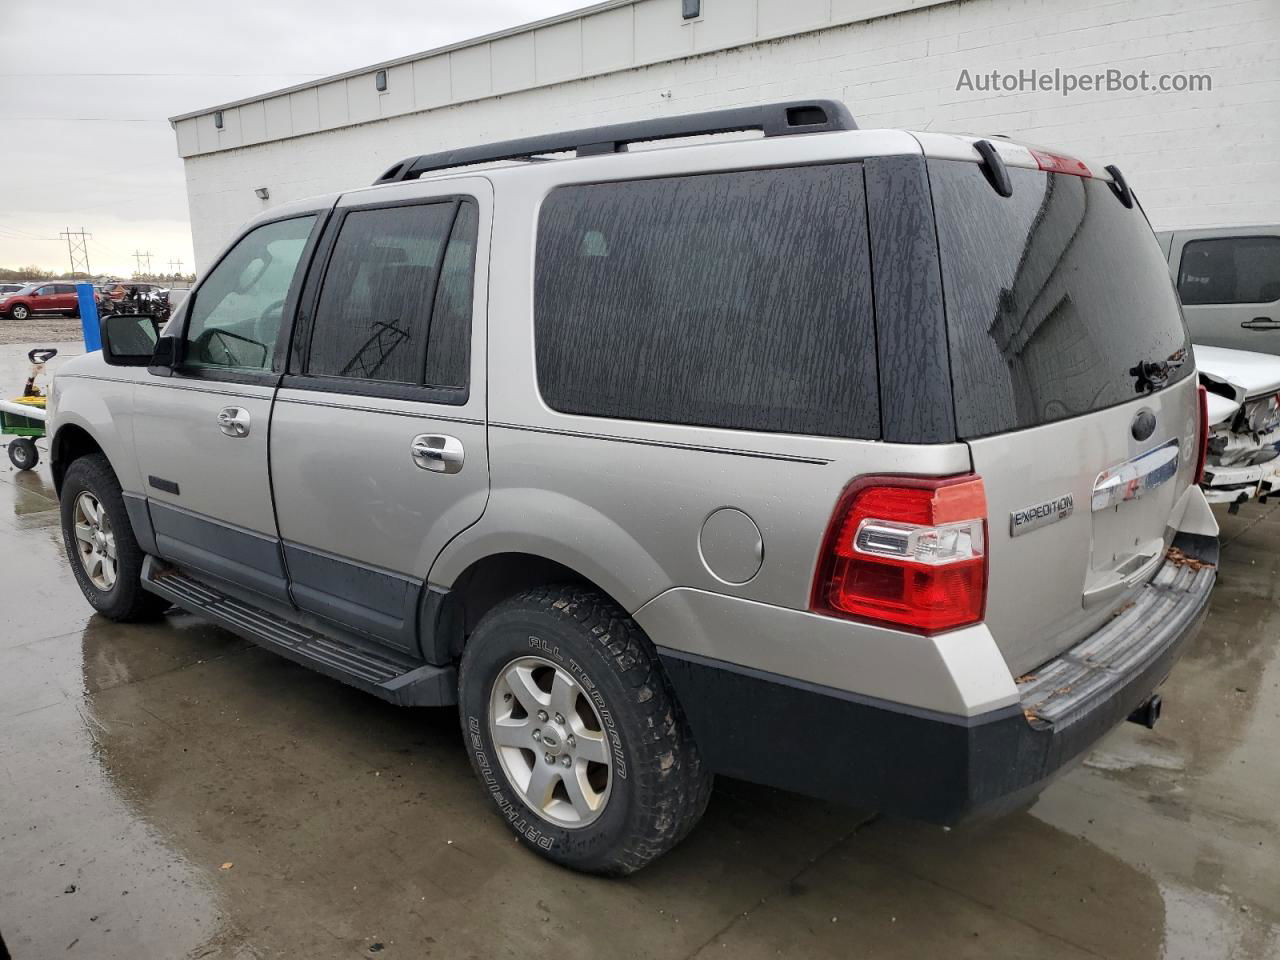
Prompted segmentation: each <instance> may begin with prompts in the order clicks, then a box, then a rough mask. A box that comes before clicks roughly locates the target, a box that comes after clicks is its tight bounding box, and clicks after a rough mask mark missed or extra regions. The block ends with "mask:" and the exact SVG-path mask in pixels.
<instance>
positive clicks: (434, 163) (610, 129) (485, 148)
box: [375, 100, 858, 183]
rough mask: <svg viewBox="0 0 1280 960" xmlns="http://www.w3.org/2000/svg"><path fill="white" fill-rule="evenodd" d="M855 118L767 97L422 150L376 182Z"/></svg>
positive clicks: (821, 126)
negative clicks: (549, 156) (546, 156)
mask: <svg viewBox="0 0 1280 960" xmlns="http://www.w3.org/2000/svg"><path fill="white" fill-rule="evenodd" d="M856 129H858V125H857V123H855V122H854V119H853V116H852V115H851V114H850V113H849V109H848V108H847V107H846V106H845V105H844V104H843V103H840V102H839V101H837V100H795V101H792V102H789V103H768V104H762V105H760V106H756V107H736V108H734V109H731V110H712V111H709V112H707V113H686V114H682V115H681V116H678V117H659V118H657V119H654V120H639V121H636V122H635V123H617V124H612V125H610V126H607V127H590V128H587V129H585V130H571V131H569V132H568V133H551V134H543V135H541V136H536V137H523V138H521V139H519V140H504V141H502V142H500V143H489V144H484V145H482V146H476V147H460V148H459V149H457V150H445V151H444V152H442V153H431V154H424V155H423V156H420V157H409V158H408V159H406V160H401V161H400V162H399V163H397V164H396V165H395V166H394V167H392V168H391V169H390V170H388V171H387V172H386V173H384V174H383V175H382V176H380V177H379V178H378V179H377V180H376V181H375V183H398V182H400V181H402V180H416V179H418V177H420V176H422V175H423V174H424V173H429V172H431V171H433V170H447V169H450V168H451V167H465V166H470V165H472V164H477V163H493V162H496V161H499V160H529V159H532V158H534V157H537V156H540V155H542V154H547V153H566V152H569V151H574V152H576V153H577V155H578V156H579V157H590V156H598V155H600V154H604V153H622V152H624V151H626V149H627V146H628V144H632V143H643V142H645V141H649V140H671V139H674V138H676V137H697V136H704V135H707V134H713V133H734V132H737V131H741V130H760V131H762V132H763V133H764V135H765V136H766V137H784V136H791V135H793V134H798V133H827V132H829V131H832V130H856Z"/></svg>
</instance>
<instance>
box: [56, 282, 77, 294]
mask: <svg viewBox="0 0 1280 960" xmlns="http://www.w3.org/2000/svg"><path fill="white" fill-rule="evenodd" d="M54 290H55V291H56V292H57V293H59V294H68V293H75V292H76V285H75V284H74V283H60V284H58V285H57V286H56V287H54Z"/></svg>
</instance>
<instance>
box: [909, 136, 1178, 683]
mask: <svg viewBox="0 0 1280 960" xmlns="http://www.w3.org/2000/svg"><path fill="white" fill-rule="evenodd" d="M1008 172H1009V175H1010V179H1011V182H1012V185H1013V193H1012V196H1009V197H1002V196H1000V195H999V194H998V193H997V192H996V190H995V189H994V188H993V187H992V186H991V185H990V184H989V183H988V182H987V180H986V178H985V177H984V175H983V170H982V168H981V167H980V166H979V165H978V164H975V163H967V162H963V161H958V160H930V161H929V178H930V185H931V189H932V193H933V199H934V209H935V212H936V217H937V228H938V242H939V255H940V261H941V267H942V279H943V288H944V297H945V301H946V313H947V328H948V339H949V343H950V352H951V379H952V384H953V390H954V397H955V408H956V431H957V434H958V435H959V437H960V438H961V439H963V440H966V441H968V443H969V448H970V450H971V452H972V457H973V468H974V471H975V472H976V473H978V474H979V475H980V476H981V477H982V478H983V481H984V483H985V485H986V493H987V522H988V536H989V545H990V550H989V554H988V556H989V563H990V568H989V586H988V596H987V612H986V622H987V625H988V627H989V629H990V630H991V633H992V635H993V637H994V638H995V640H996V642H997V644H998V645H999V646H1000V648H1001V651H1002V653H1003V654H1004V657H1005V660H1006V661H1007V662H1008V663H1009V665H1010V667H1011V669H1012V670H1013V671H1014V675H1015V676H1017V675H1018V674H1020V673H1024V672H1026V671H1028V670H1030V669H1031V668H1033V667H1036V666H1038V665H1039V664H1040V663H1043V662H1044V661H1046V660H1048V659H1050V658H1051V657H1053V656H1055V655H1057V654H1058V653H1060V652H1061V651H1062V650H1064V649H1066V648H1067V647H1069V646H1071V645H1072V643H1074V642H1076V641H1078V640H1079V639H1081V638H1082V637H1083V636H1085V635H1087V634H1088V633H1089V632H1091V631H1092V630H1094V629H1096V628H1097V627H1098V625H1100V624H1101V623H1102V622H1103V621H1105V620H1106V619H1107V618H1108V617H1110V616H1111V615H1112V614H1113V613H1114V611H1115V610H1116V609H1117V608H1118V607H1119V606H1121V605H1122V604H1123V603H1124V602H1125V601H1126V599H1127V598H1128V597H1129V596H1130V595H1131V594H1132V592H1133V591H1134V590H1136V589H1137V588H1138V587H1140V586H1141V585H1142V584H1143V583H1145V582H1146V580H1148V579H1150V577H1151V576H1152V575H1153V574H1154V572H1155V570H1156V568H1157V567H1158V566H1159V564H1160V562H1161V561H1162V559H1163V557H1164V555H1165V551H1166V548H1167V547H1168V545H1169V542H1170V541H1171V539H1172V535H1173V531H1174V530H1175V529H1176V528H1177V525H1178V522H1179V520H1180V511H1181V510H1183V509H1185V504H1186V501H1185V499H1184V498H1185V496H1186V495H1187V493H1188V489H1189V487H1190V486H1191V484H1192V475H1193V474H1194V472H1195V460H1196V457H1197V453H1198V449H1197V448H1196V438H1197V436H1198V431H1197V417H1198V397H1197V388H1196V382H1195V377H1194V376H1193V375H1192V374H1193V360H1192V358H1191V356H1190V351H1189V347H1190V343H1189V341H1188V338H1187V333H1186V327H1185V325H1184V323H1183V321H1182V318H1181V316H1180V313H1179V309H1178V303H1177V299H1176V297H1175V296H1174V292H1173V289H1172V286H1171V284H1170V283H1169V277H1168V275H1167V272H1166V264H1165V262H1164V258H1163V256H1162V253H1161V250H1160V245H1159V243H1158V242H1157V240H1156V239H1155V236H1154V235H1153V234H1152V232H1151V228H1150V226H1149V225H1148V223H1147V221H1146V218H1145V217H1144V216H1143V213H1142V211H1141V210H1140V209H1139V208H1138V207H1137V205H1136V204H1135V205H1134V206H1133V207H1132V208H1127V207H1126V206H1125V205H1124V204H1123V203H1122V202H1121V200H1120V198H1119V197H1118V196H1117V195H1116V194H1115V193H1114V192H1113V191H1112V190H1111V188H1110V186H1109V185H1108V184H1107V183H1106V182H1104V181H1102V180H1097V179H1092V178H1086V177H1080V176H1073V175H1069V174H1066V173H1044V172H1040V171H1038V170H1029V169H1025V168H1013V167H1010V169H1009V171H1008ZM1143 362H1157V363H1165V362H1167V363H1169V364H1170V366H1169V367H1168V368H1167V372H1166V373H1165V375H1163V376H1155V375H1154V374H1153V377H1152V379H1151V380H1141V379H1140V378H1139V377H1138V376H1136V375H1135V372H1134V368H1136V367H1137V366H1138V365H1139V364H1141V363H1143ZM1192 492H1193V493H1194V492H1195V491H1192Z"/></svg>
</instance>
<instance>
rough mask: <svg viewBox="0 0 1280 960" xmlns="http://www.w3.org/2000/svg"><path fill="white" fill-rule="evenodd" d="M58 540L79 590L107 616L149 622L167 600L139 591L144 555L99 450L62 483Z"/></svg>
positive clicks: (83, 459)
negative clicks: (59, 537) (60, 528)
mask: <svg viewBox="0 0 1280 960" xmlns="http://www.w3.org/2000/svg"><path fill="white" fill-rule="evenodd" d="M61 508H62V542H63V545H64V546H65V547H66V550H67V560H68V561H69V562H70V564H71V570H72V572H73V573H74V574H75V578H76V582H77V583H78V584H79V585H80V592H81V593H83V594H84V597H85V599H86V600H88V601H89V603H90V605H91V606H92V607H93V608H94V609H95V610H97V611H98V612H99V613H101V614H102V615H103V616H104V617H106V618H107V619H109V620H116V621H121V622H129V621H136V620H153V619H155V618H156V617H158V616H160V615H161V614H162V613H164V611H165V609H166V608H167V607H168V606H169V604H168V602H167V601H165V600H162V599H161V598H160V597H157V596H156V595H155V594H151V593H147V592H146V591H145V590H143V589H142V561H143V559H144V556H145V555H144V554H143V552H142V548H141V547H140V546H138V541H137V539H136V538H135V537H134V535H133V527H132V526H131V525H130V523H129V514H128V512H127V511H126V510H125V506H124V496H123V495H122V494H121V491H120V482H119V481H118V480H117V479H116V475H115V473H114V472H113V471H112V469H111V464H110V463H108V462H107V458H106V457H104V456H102V454H92V455H90V456H86V457H81V458H80V459H79V460H76V461H74V462H73V463H72V464H71V466H70V467H69V468H68V469H67V474H66V477H65V478H64V479H63V482H62V497H61Z"/></svg>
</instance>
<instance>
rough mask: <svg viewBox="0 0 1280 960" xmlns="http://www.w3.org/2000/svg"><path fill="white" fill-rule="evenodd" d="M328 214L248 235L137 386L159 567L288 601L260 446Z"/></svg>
mask: <svg viewBox="0 0 1280 960" xmlns="http://www.w3.org/2000/svg"><path fill="white" fill-rule="evenodd" d="M324 213H325V211H324V210H323V209H320V210H310V211H306V212H302V213H296V212H295V213H291V214H290V215H288V216H282V217H281V218H280V219H278V220H273V221H269V222H266V223H260V224H257V225H256V226H254V227H253V228H252V229H250V230H249V231H248V232H247V233H246V234H245V235H244V236H243V237H241V238H240V240H239V241H237V242H236V243H235V244H234V245H233V246H232V247H231V248H230V249H229V250H228V251H227V252H226V253H225V254H224V255H223V257H222V259H221V260H220V261H219V262H218V263H217V264H216V265H215V266H214V267H213V269H212V270H210V271H209V273H208V274H207V275H206V276H205V278H204V280H203V281H202V282H201V283H200V285H199V286H198V287H196V289H195V291H194V292H193V293H192V295H191V297H190V298H189V299H188V300H187V302H186V303H185V304H184V310H183V312H182V313H181V314H180V315H179V316H178V318H177V319H176V322H175V324H174V325H173V326H174V328H175V330H174V331H173V332H172V333H171V335H172V336H174V337H175V339H176V340H177V344H176V362H175V368H174V369H173V371H172V373H171V374H170V373H169V372H168V371H157V370H152V371H149V372H148V373H146V374H145V375H144V376H143V377H142V378H141V379H140V380H139V382H138V386H137V389H136V392H135V395H134V396H135V399H134V418H133V433H134V443H135V447H136V450H137V456H138V466H139V468H140V473H141V475H142V477H143V481H144V483H146V485H147V499H148V505H149V508H150V511H151V519H152V523H153V525H154V527H155V531H156V543H157V546H158V548H159V552H160V555H161V556H162V557H164V558H165V559H168V560H171V561H173V562H175V563H178V564H181V565H186V566H190V567H193V568H195V569H196V570H199V571H202V572H203V573H205V574H207V575H211V576H213V577H216V578H218V579H220V580H222V581H225V582H229V583H232V584H235V585H238V586H241V587H245V588H248V589H251V590H253V591H255V592H257V593H259V594H262V595H263V596H266V597H270V598H272V599H275V600H278V601H285V602H287V601H288V590H287V586H286V583H285V575H284V564H283V560H282V558H281V555H280V546H279V538H278V535H277V531H276V522H275V514H274V512H273V509H272V502H271V477H270V474H269V473H268V470H267V435H268V427H269V425H270V419H271V403H272V397H273V395H274V393H275V389H276V385H277V384H278V382H279V380H280V370H282V369H283V360H284V351H283V350H282V349H281V350H278V349H277V347H278V345H279V344H278V341H279V340H280V339H281V336H282V331H287V330H288V324H286V323H283V320H284V318H286V317H289V316H292V312H293V308H294V305H295V304H296V302H297V296H298V292H299V290H300V287H301V277H302V274H303V268H304V265H305V264H306V262H307V260H308V257H309V250H310V249H311V247H312V246H313V245H314V238H315V236H316V235H318V233H319V230H320V225H321V222H322V220H323V219H324Z"/></svg>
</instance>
